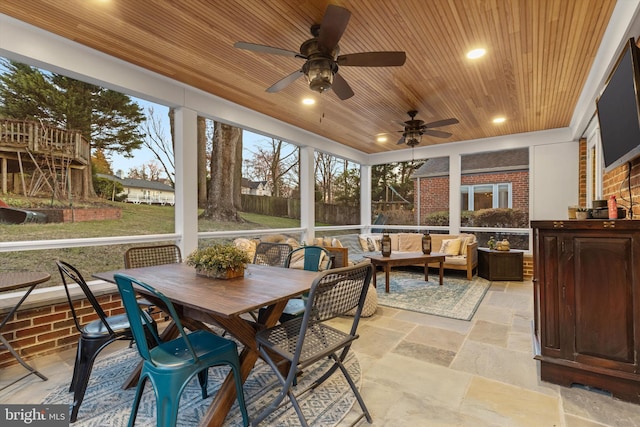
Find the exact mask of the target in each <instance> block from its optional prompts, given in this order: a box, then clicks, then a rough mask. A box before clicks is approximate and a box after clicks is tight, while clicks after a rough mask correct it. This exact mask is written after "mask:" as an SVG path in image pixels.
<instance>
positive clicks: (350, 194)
mask: <svg viewBox="0 0 640 427" xmlns="http://www.w3.org/2000/svg"><path fill="white" fill-rule="evenodd" d="M334 200H335V202H336V204H338V205H350V206H360V170H359V169H355V168H351V169H345V170H344V171H342V173H341V174H339V175H338V176H337V177H336V179H335V190H334Z"/></svg>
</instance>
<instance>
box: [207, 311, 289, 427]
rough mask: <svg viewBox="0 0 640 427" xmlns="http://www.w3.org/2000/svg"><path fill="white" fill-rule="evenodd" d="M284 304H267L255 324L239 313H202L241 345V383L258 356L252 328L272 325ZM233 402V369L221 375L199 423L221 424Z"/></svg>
mask: <svg viewBox="0 0 640 427" xmlns="http://www.w3.org/2000/svg"><path fill="white" fill-rule="evenodd" d="M286 305H287V301H286V300H285V301H280V302H278V303H276V304H274V305H272V306H269V307H268V308H267V309H266V310H265V311H264V312H263V314H262V315H261V316H260V317H259V321H260V323H258V324H253V323H251V322H248V321H247V320H245V319H242V318H240V317H239V316H234V317H226V318H225V317H218V316H213V315H209V314H205V315H204V316H209V317H211V319H212V320H213V321H214V322H215V323H216V324H218V325H220V326H221V327H223V328H224V329H225V330H227V331H228V332H229V333H230V334H231V335H233V336H234V337H235V338H236V339H237V340H238V341H240V342H241V343H242V344H243V345H244V348H243V349H242V352H241V353H240V376H241V377H242V378H241V379H242V383H243V384H244V382H245V381H246V379H247V378H248V377H249V374H250V373H251V371H252V370H253V367H254V365H255V363H256V361H257V360H258V357H259V353H258V346H257V343H256V339H255V338H256V332H257V331H258V330H261V329H263V328H269V327H271V326H275V324H276V323H277V322H278V319H280V316H281V315H282V312H283V311H284V308H285V307H286ZM198 319H199V320H202V321H205V322H206V319H205V317H199V318H198ZM235 402H236V387H235V382H234V378H233V372H229V375H227V378H225V380H224V382H223V383H222V386H221V387H220V389H219V390H218V392H217V393H216V395H215V397H214V398H213V401H212V402H211V405H209V408H207V412H206V413H205V414H204V416H203V418H202V420H201V421H200V425H201V426H209V427H213V426H215V427H220V426H222V425H223V423H224V420H225V418H226V417H227V414H228V413H229V410H230V409H231V406H233V404H234V403H235Z"/></svg>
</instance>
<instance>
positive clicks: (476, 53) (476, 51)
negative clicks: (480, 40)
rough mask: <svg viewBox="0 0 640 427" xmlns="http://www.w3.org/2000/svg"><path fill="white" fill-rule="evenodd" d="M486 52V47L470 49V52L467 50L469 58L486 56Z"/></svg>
mask: <svg viewBox="0 0 640 427" xmlns="http://www.w3.org/2000/svg"><path fill="white" fill-rule="evenodd" d="M485 53H487V50H486V49H482V48H479V49H473V50H470V51H469V52H467V58H469V59H478V58H480V57H482V56H484V54H485Z"/></svg>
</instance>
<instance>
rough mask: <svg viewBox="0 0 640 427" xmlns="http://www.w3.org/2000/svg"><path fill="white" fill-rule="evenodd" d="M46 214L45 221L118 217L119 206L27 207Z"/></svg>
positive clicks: (119, 212)
mask: <svg viewBox="0 0 640 427" xmlns="http://www.w3.org/2000/svg"><path fill="white" fill-rule="evenodd" d="M29 210H31V211H34V212H41V213H43V214H46V215H47V222H81V221H103V220H107V219H120V218H121V217H122V210H121V209H119V208H79V209H29Z"/></svg>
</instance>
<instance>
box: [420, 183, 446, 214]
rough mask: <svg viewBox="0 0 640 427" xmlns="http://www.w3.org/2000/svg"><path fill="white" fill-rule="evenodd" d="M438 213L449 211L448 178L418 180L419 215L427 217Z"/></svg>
mask: <svg viewBox="0 0 640 427" xmlns="http://www.w3.org/2000/svg"><path fill="white" fill-rule="evenodd" d="M417 181H418V180H416V182H415V183H414V186H416V185H417ZM415 194H417V192H416V193H415ZM440 211H447V212H448V211H449V177H448V176H443V177H436V178H420V213H421V214H422V215H428V214H430V213H433V212H440ZM416 212H417V210H416Z"/></svg>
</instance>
